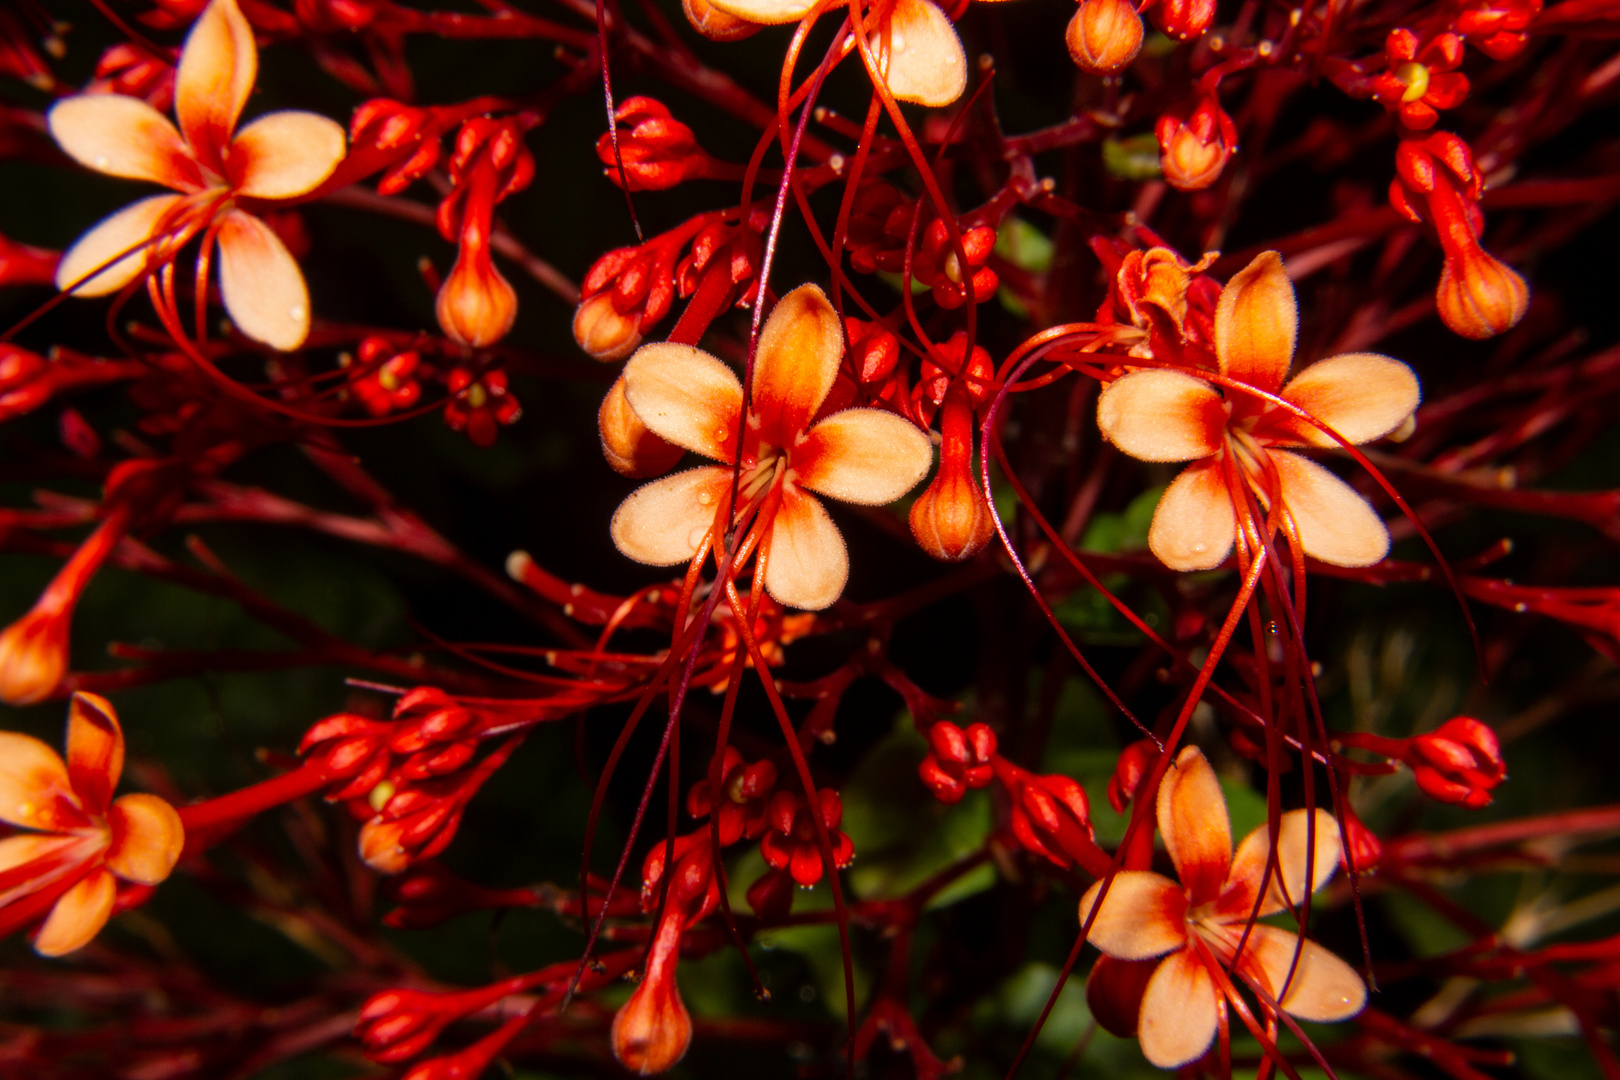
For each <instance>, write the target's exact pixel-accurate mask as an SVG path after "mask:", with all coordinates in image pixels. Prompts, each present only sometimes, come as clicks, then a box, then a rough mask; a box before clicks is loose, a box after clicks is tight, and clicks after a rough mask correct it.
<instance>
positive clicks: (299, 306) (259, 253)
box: [215, 0, 309, 351]
mask: <svg viewBox="0 0 1620 1080" xmlns="http://www.w3.org/2000/svg"><path fill="white" fill-rule="evenodd" d="M218 2H220V0H215V3H218ZM219 292H220V295H221V296H222V297H223V298H224V300H225V310H226V311H228V312H229V313H230V316H231V321H232V322H234V323H235V324H236V328H237V329H238V330H240V331H242V333H244V334H246V335H247V336H248V337H250V338H252V339H253V340H254V341H262V342H264V343H265V344H266V345H269V346H270V347H271V348H273V349H281V350H283V351H285V350H287V349H296V348H298V346H300V345H302V344H303V343H304V338H305V337H307V336H308V335H309V290H308V289H306V288H305V287H304V275H303V273H302V271H300V270H299V269H298V263H297V261H296V260H295V259H294V258H293V257H292V253H291V252H289V251H288V250H287V247H286V245H285V244H283V243H282V242H281V238H280V237H279V236H277V235H276V234H275V232H274V231H273V230H272V229H271V228H270V226H268V225H266V224H265V223H264V222H262V221H260V220H259V219H258V218H256V217H254V216H253V215H251V214H244V213H243V212H242V211H240V210H233V211H231V212H230V213H229V214H227V215H226V216H225V221H224V223H223V224H222V225H221V226H220V229H219Z"/></svg>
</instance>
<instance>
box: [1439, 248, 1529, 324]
mask: <svg viewBox="0 0 1620 1080" xmlns="http://www.w3.org/2000/svg"><path fill="white" fill-rule="evenodd" d="M1434 302H1435V306H1437V307H1438V308H1439V309H1440V317H1441V318H1442V319H1444V320H1445V323H1446V325H1447V326H1449V327H1451V329H1452V330H1453V331H1455V332H1456V333H1458V334H1461V335H1462V336H1463V337H1465V338H1474V339H1475V340H1482V339H1484V338H1488V337H1495V336H1496V335H1497V334H1500V333H1502V332H1503V331H1504V330H1509V329H1512V328H1513V327H1514V326H1516V325H1517V324H1518V322H1519V320H1520V319H1522V318H1524V311H1525V308H1526V307H1528V306H1529V304H1530V287H1529V286H1528V285H1526V284H1525V283H1524V278H1522V277H1520V276H1519V275H1518V274H1517V273H1515V272H1514V270H1513V268H1512V267H1510V266H1508V265H1507V264H1506V263H1503V262H1502V261H1501V260H1499V259H1497V258H1495V257H1494V256H1492V255H1491V254H1490V252H1488V251H1486V250H1485V249H1484V248H1481V247H1478V246H1473V247H1472V248H1471V249H1467V250H1461V251H1454V252H1452V253H1449V254H1448V257H1447V259H1446V265H1445V269H1443V270H1442V271H1441V272H1440V288H1439V289H1438V290H1437V291H1436V292H1435V296H1434Z"/></svg>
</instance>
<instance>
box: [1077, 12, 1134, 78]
mask: <svg viewBox="0 0 1620 1080" xmlns="http://www.w3.org/2000/svg"><path fill="white" fill-rule="evenodd" d="M1063 40H1064V41H1065V42H1066V43H1067V44H1068V46H1069V55H1070V56H1071V57H1073V58H1074V62H1075V63H1076V64H1078V65H1079V67H1080V70H1081V71H1085V72H1089V73H1090V74H1092V75H1118V74H1119V73H1120V72H1121V71H1124V70H1125V68H1126V67H1128V66H1129V65H1130V62H1131V61H1132V60H1135V59H1136V54H1137V53H1139V52H1141V51H1142V16H1140V15H1138V14H1137V13H1136V8H1135V6H1134V5H1132V4H1131V3H1130V0H1081V3H1080V9H1079V10H1078V11H1076V12H1075V13H1074V18H1072V19H1070V20H1069V28H1068V30H1067V31H1066V32H1065V33H1064V35H1063Z"/></svg>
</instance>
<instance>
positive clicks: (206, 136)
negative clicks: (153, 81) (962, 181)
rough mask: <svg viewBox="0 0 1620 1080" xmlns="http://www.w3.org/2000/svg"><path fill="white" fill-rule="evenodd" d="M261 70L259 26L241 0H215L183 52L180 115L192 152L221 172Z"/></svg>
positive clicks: (177, 87)
mask: <svg viewBox="0 0 1620 1080" xmlns="http://www.w3.org/2000/svg"><path fill="white" fill-rule="evenodd" d="M258 72H259V53H258V50H257V49H256V48H255V47H254V44H253V27H252V26H250V25H248V21H247V19H246V18H244V17H243V15H242V10H241V9H240V8H238V7H237V6H236V0H212V2H211V3H209V5H208V6H207V7H206V8H204V9H203V13H202V14H201V15H200V16H198V17H197V21H196V23H194V24H193V25H192V27H191V33H190V34H189V35H188V36H187V37H186V44H185V47H184V48H182V49H181V50H180V66H179V69H178V70H177V71H176V72H175V77H174V113H175V116H177V117H178V118H179V120H180V131H181V132H182V133H183V134H184V135H185V137H186V142H187V143H189V144H190V145H191V150H192V153H194V154H195V155H196V156H197V159H198V160H199V161H201V162H202V163H203V164H204V165H207V166H209V167H211V168H213V169H215V171H217V172H224V171H225V170H224V168H223V167H222V166H223V163H224V150H225V147H226V146H228V145H229V144H230V141H231V132H232V131H234V130H235V129H236V118H237V117H239V116H241V115H242V106H244V105H246V104H247V99H248V94H249V93H251V92H252V90H253V80H254V79H255V78H256V77H257V76H258Z"/></svg>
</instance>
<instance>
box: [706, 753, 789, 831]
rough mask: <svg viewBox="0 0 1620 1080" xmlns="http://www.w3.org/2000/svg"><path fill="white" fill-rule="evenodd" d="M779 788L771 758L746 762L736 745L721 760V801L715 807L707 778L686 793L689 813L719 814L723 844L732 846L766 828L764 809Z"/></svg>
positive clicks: (717, 818) (717, 816) (717, 817)
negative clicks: (773, 792) (717, 806)
mask: <svg viewBox="0 0 1620 1080" xmlns="http://www.w3.org/2000/svg"><path fill="white" fill-rule="evenodd" d="M775 788H776V766H775V765H773V764H772V763H771V762H770V760H769V759H761V760H759V761H755V762H751V763H749V762H744V761H743V757H742V754H740V753H738V752H737V750H736V748H735V747H731V746H728V747H726V751H725V754H724V755H722V758H721V762H720V800H719V808H718V810H717V809H716V804H715V798H714V792H713V790H712V789H711V785H710V784H709V780H708V778H707V777H704V778H703V779H702V780H699V781H698V782H697V783H695V784H693V785H692V788H691V790H690V791H688V792H687V794H686V812H687V813H688V814H691V815H692V816H693V817H695V818H699V819H701V818H706V817H708V816H709V815H710V814H711V813H713V814H716V820H717V822H718V825H719V829H720V846H721V847H730V846H731V845H732V844H735V843H736V842H737V841H739V840H754V839H757V838H758V837H760V836H761V835H762V834H763V833H764V832H765V829H766V826H767V822H766V818H765V811H766V806H767V803H768V801H769V799H770V795H771V792H772V791H774V790H775Z"/></svg>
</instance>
